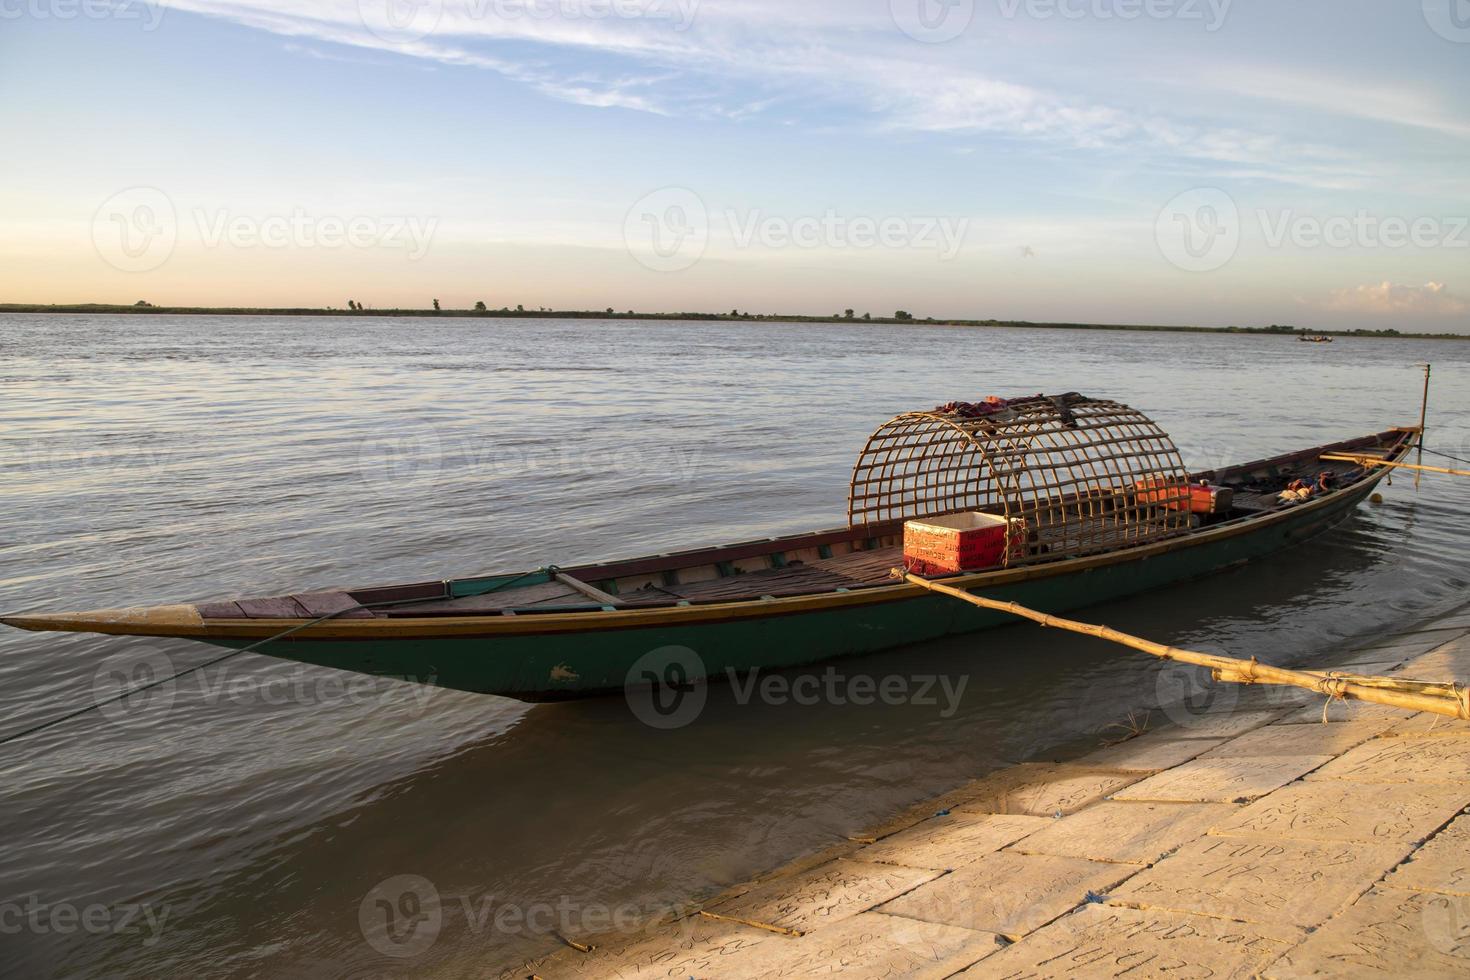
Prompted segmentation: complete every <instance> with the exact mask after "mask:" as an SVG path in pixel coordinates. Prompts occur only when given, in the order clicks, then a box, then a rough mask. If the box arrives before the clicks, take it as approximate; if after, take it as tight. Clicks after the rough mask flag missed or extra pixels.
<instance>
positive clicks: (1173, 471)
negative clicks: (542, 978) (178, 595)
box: [0, 394, 1420, 701]
mask: <svg viewBox="0 0 1470 980" xmlns="http://www.w3.org/2000/svg"><path fill="white" fill-rule="evenodd" d="M1419 431H1420V430H1419V429H1418V428H1393V429H1389V430H1387V431H1384V432H1380V433H1377V434H1375V435H1368V436H1363V437H1361V438H1356V439H1348V440H1345V441H1342V442H1337V443H1333V444H1331V445H1326V446H1318V447H1314V448H1311V449H1304V450H1299V451H1296V452H1292V453H1288V454H1286V455H1282V456H1277V457H1275V458H1272V459H1266V460H1260V461H1257V462H1251V463H1245V464H1242V465H1239V466H1233V467H1229V468H1226V469H1222V470H1217V471H1210V472H1197V473H1191V472H1189V471H1187V470H1186V469H1185V468H1184V466H1183V464H1182V462H1181V461H1180V457H1179V453H1178V450H1177V449H1176V448H1175V446H1174V443H1173V442H1172V440H1171V439H1170V438H1169V436H1168V435H1167V434H1166V433H1165V432H1164V431H1163V430H1162V429H1160V428H1159V427H1158V426H1157V425H1156V424H1154V422H1153V421H1152V420H1150V419H1149V418H1147V417H1146V416H1145V415H1143V413H1141V412H1138V411H1136V410H1134V409H1131V408H1129V407H1127V406H1125V405H1122V404H1119V403H1116V402H1111V401H1105V400H1098V399H1091V398H1084V397H1082V396H1080V395H1075V394H1071V395H1064V396H1060V397H1043V396H1036V397H1035V398H1026V399H1018V400H1013V401H1009V402H1006V401H1002V400H998V399H994V400H991V402H990V403H989V404H981V405H968V404H964V403H952V404H950V405H947V406H944V407H942V408H941V409H936V410H934V411H929V412H913V413H906V414H904V415H900V416H898V417H897V418H894V419H892V420H890V421H889V422H887V423H885V424H884V425H883V426H882V427H880V428H879V429H878V430H877V431H876V432H875V433H874V434H873V436H872V437H871V438H870V439H869V441H868V443H867V445H866V446H865V448H864V449H863V452H862V454H861V455H860V456H859V458H858V461H857V464H856V466H855V468H854V471H853V477H852V481H851V484H850V487H849V501H848V524H847V526H846V527H842V528H838V529H834V530H827V531H817V532H813V533H808V534H799V535H793V536H788V537H773V538H765V539H762V540H758V541H746V542H742V543H739V544H733V545H726V546H723V547H717V548H704V549H699V550H693V551H685V552H679V553H675V554H660V555H653V556H650V557H645V558H634V559H630V560H620V561H610V562H603V563H598V564H590V565H581V566H576V567H569V568H558V567H555V566H547V567H545V568H541V569H537V570H534V571H528V572H509V573H503V574H495V575H488V576H479V577H473V578H461V579H451V580H438V581H429V582H418V583H412V584H408V585H396V586H386V587H371V588H349V589H332V590H325V591H323V590H317V591H304V592H299V593H296V594H293V595H287V596H276V597H268V598H256V599H235V600H230V601H218V602H201V603H194V604H182V605H164V606H153V607H144V608H133V609H113V610H102V611H96V612H80V613H46V612H36V613H30V614H26V615H15V616H5V617H0V622H3V623H5V624H7V625H10V626H14V627H19V628H21V629H28V630H60V631H70V632H93V633H106V634H118V635H128V636H149V637H187V638H191V639H195V640H200V641H202V642H205V643H209V644H214V645H217V646H221V647H227V648H234V649H240V648H243V647H247V646H249V647H253V648H259V649H260V650H261V652H263V653H266V654H269V655H271V656H275V657H280V658H283V659H287V660H293V661H298V662H302V663H308V664H317V665H321V666H326V667H335V668H340V669H342V670H348V671H356V672H359V673H364V674H371V675H378V676H391V677H397V678H406V679H410V680H414V681H417V682H420V683H427V684H434V685H438V686H441V687H446V688H453V689H457V690H462V691H473V692H481V693H487V694H498V695H505V696H508V697H513V698H519V699H522V700H527V701H543V700H554V699H562V698H570V697H578V696H584V695H589V694H595V693H599V692H608V691H614V690H622V689H623V688H624V687H625V686H626V685H628V684H629V683H637V682H639V680H640V678H641V677H642V674H641V673H640V671H641V670H642V666H646V665H647V664H648V663H649V662H650V660H649V658H650V657H652V658H653V660H654V661H655V662H658V663H668V662H670V660H671V659H672V660H674V661H677V662H678V665H679V674H680V676H681V677H685V678H687V679H690V680H696V679H698V678H699V677H701V676H708V677H712V678H723V677H726V676H729V675H731V674H733V673H738V672H741V671H749V670H752V669H757V668H775V667H787V666H794V665H799V664H804V663H810V662H814V661H819V660H825V659H829V658H833V657H837V656H842V655H847V654H857V653H867V652H871V651H876V650H883V649H887V648H892V647H896V646H900V645H903V644H908V643H914V642H919V641H925V640H931V639H935V638H937V637H941V636H945V635H948V634H954V633H962V632H968V631H973V630H980V629H984V628H987V627H990V626H995V625H999V624H1001V623H1003V622H1006V621H1007V618H1006V617H1005V616H1003V615H1002V614H1000V613H995V612H989V611H985V610H979V609H975V608H972V607H970V606H967V605H964V604H961V603H955V602H953V601H951V600H948V599H945V598H943V597H940V596H936V595H934V594H932V593H929V592H927V591H925V590H923V589H922V588H920V587H918V586H915V585H913V584H912V583H908V582H901V581H895V580H894V579H893V578H892V577H891V575H890V572H891V570H892V569H893V568H894V567H895V566H900V565H902V564H903V561H904V557H903V533H904V522H905V520H907V519H911V518H920V517H932V516H935V515H946V514H958V513H963V512H974V511H979V512H984V513H987V514H993V515H998V516H1003V517H1005V518H1007V519H1008V520H1014V521H1016V522H1017V525H1018V526H1020V527H1023V528H1024V529H1025V532H1026V533H1025V535H1024V539H1023V541H1022V544H1021V545H1020V546H1019V547H1015V548H1012V549H1010V550H1008V551H1007V552H1006V554H1005V555H1004V556H1003V557H1002V558H1001V560H1000V564H999V565H997V566H996V567H993V568H989V569H982V570H976V571H967V572H964V573H960V574H955V575H952V576H947V577H944V578H943V579H942V581H944V582H945V583H947V584H949V585H952V586H956V587H959V588H963V589H966V590H969V591H972V592H975V593H977V594H983V595H985V596H988V597H991V598H996V599H1003V600H1007V601H1018V602H1021V603H1024V604H1025V605H1027V606H1029V607H1031V608H1033V609H1040V610H1043V611H1046V612H1062V611H1064V610H1068V609H1073V608H1077V607H1081V606H1086V605H1090V604H1095V603H1099V602H1105V601H1107V600H1109V599H1113V598H1116V597H1120V596H1125V595H1130V594H1134V593H1138V592H1142V591H1145V590H1148V589H1154V588H1158V587H1160V586H1164V585H1167V584H1170V583H1175V582H1179V581H1182V580H1186V579H1190V578H1195V577H1198V576H1202V575H1206V574H1208V573H1210V572H1214V571H1217V570H1219V569H1222V568H1226V567H1229V566H1232V565H1236V564H1239V563H1241V562H1245V561H1249V560H1251V559H1255V558H1260V557H1262V556H1265V555H1267V554H1270V553H1271V552H1273V551H1276V550H1278V549H1281V548H1284V547H1286V546H1289V545H1292V544H1295V543H1297V542H1300V541H1302V540H1303V539H1305V538H1307V537H1309V536H1311V535H1314V534H1317V533H1319V532H1321V531H1323V530H1325V529H1327V528H1329V527H1331V526H1332V525H1334V524H1336V523H1338V522H1339V521H1341V520H1343V519H1344V518H1345V517H1347V516H1348V514H1349V513H1350V512H1351V511H1352V510H1353V509H1354V508H1355V507H1356V506H1357V505H1358V504H1359V503H1360V502H1361V501H1362V500H1363V499H1364V498H1365V497H1367V496H1368V494H1369V493H1370V492H1371V491H1372V490H1373V488H1374V487H1375V486H1376V485H1377V484H1378V482H1379V481H1380V480H1381V479H1383V478H1384V476H1385V475H1386V474H1387V473H1388V471H1389V470H1388V468H1386V467H1376V466H1364V465H1363V464H1362V463H1361V462H1360V461H1361V460H1363V459H1378V460H1385V461H1390V462H1392V461H1398V460H1401V459H1402V458H1403V456H1404V455H1405V454H1406V453H1407V452H1408V451H1409V449H1410V448H1411V446H1412V445H1413V444H1414V442H1415V440H1416V438H1417V436H1418V433H1419ZM1344 453H1346V454H1351V455H1352V456H1353V457H1354V459H1355V460H1358V461H1355V462H1349V461H1324V460H1323V459H1322V458H1321V457H1322V456H1323V455H1324V454H1344ZM1298 481H1301V482H1298ZM1294 483H1295V484H1297V486H1298V488H1299V489H1298V492H1297V493H1296V494H1295V495H1294V496H1292V497H1291V498H1290V499H1287V500H1283V499H1282V496H1281V492H1282V491H1284V490H1286V489H1287V488H1288V487H1290V486H1291V485H1293V484H1294ZM1202 485H1208V486H1209V487H1210V488H1217V489H1210V490H1209V492H1206V493H1203V495H1202V494H1201V487H1202ZM1301 488H1306V489H1305V492H1302V490H1301ZM1225 490H1228V491H1230V492H1229V493H1225V492H1223V491H1225ZM1211 500H1215V501H1221V502H1222V506H1221V508H1220V509H1219V511H1218V512H1214V513H1208V512H1207V513H1199V512H1198V511H1200V510H1201V507H1200V506H1198V504H1199V503H1200V502H1201V501H1205V502H1208V501H1211ZM1226 501H1228V504H1226V503H1224V502H1226ZM1204 509H1205V510H1208V506H1206V507H1205V508H1204ZM670 651H673V655H672V656H671V654H670Z"/></svg>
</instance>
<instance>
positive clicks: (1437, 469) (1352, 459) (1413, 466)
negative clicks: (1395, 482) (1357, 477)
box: [1319, 453, 1470, 476]
mask: <svg viewBox="0 0 1470 980" xmlns="http://www.w3.org/2000/svg"><path fill="white" fill-rule="evenodd" d="M1319 458H1321V459H1325V460H1330V461H1332V462H1337V463H1357V464H1358V465H1359V466H1392V467H1394V468H1395V469H1403V470H1417V471H1418V472H1420V473H1445V474H1448V475H1449V476H1470V470H1448V469H1445V468H1444V467H1443V466H1424V465H1422V464H1420V463H1390V462H1389V461H1388V460H1386V459H1378V458H1377V457H1376V456H1352V455H1349V454H1347V453H1323V454H1322V455H1321V457H1319Z"/></svg>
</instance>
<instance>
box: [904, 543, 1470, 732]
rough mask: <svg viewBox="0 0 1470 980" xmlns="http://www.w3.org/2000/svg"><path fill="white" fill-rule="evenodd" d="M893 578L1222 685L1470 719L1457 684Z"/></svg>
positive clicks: (1467, 698)
mask: <svg viewBox="0 0 1470 980" xmlns="http://www.w3.org/2000/svg"><path fill="white" fill-rule="evenodd" d="M893 577H894V578H901V579H904V580H905V581H907V582H909V583H910V584H912V585H917V586H919V587H920V588H923V589H928V590H929V591H930V592H936V593H939V594H940V595H946V596H950V597H952V598H955V599H959V600H960V601H961V602H968V603H969V604H970V605H972V606H979V607H980V608H981V609H990V610H993V611H995V612H1003V613H1009V614H1010V615H1012V616H1019V617H1021V618H1022V619H1029V620H1031V621H1032V622H1033V623H1039V624H1041V625H1042V626H1047V627H1052V628H1055V629H1063V630H1067V631H1069V632H1072V633H1081V634H1083V635H1084V636H1095V637H1097V638H1098V639H1101V640H1109V641H1111V642H1113V643H1121V644H1122V645H1123V646H1126V647H1132V648H1133V649H1135V650H1142V651H1143V652H1144V653H1147V654H1150V655H1152V656H1155V657H1159V658H1160V659H1163V660H1175V661H1178V662H1179V663H1185V664H1194V665H1195V666H1198V667H1208V668H1209V669H1210V670H1211V671H1212V672H1213V674H1214V677H1215V679H1216V680H1218V681H1227V682H1232V683H1236V684H1280V685H1285V686H1288V687H1301V688H1305V689H1306V690H1309V691H1316V692H1317V693H1318V694H1323V695H1326V696H1327V697H1330V698H1338V699H1344V700H1345V699H1348V698H1353V699H1356V700H1359V701H1371V702H1373V703H1374V704H1386V705H1389V706H1390V707H1394V708H1406V709H1408V710H1410V711H1429V712H1432V713H1434V714H1437V715H1448V716H1449V717H1451V718H1459V719H1462V720H1465V721H1470V688H1465V687H1461V686H1460V685H1458V684H1440V683H1435V682H1430V681H1414V680H1407V679H1399V678H1393V677H1361V676H1358V675H1354V674H1337V673H1333V672H1323V671H1312V670H1290V669H1287V668H1284V667H1272V666H1270V665H1269V664H1263V663H1260V662H1258V661H1257V660H1255V659H1254V658H1252V659H1250V660H1240V659H1238V658H1236V657H1222V656H1218V655H1216V654H1212V653H1198V652H1196V651H1194V650H1182V649H1180V648H1179V647H1171V646H1166V645H1164V644H1162V643H1155V642H1153V641H1152V640H1145V639H1143V638H1142V637H1138V636H1133V635H1131V634H1129V633H1124V632H1122V631H1121V630H1115V629H1113V628H1111V627H1108V626H1094V625H1093V624H1091V623H1081V622H1078V621H1076V620H1073V619H1063V618H1061V617H1059V616H1051V615H1048V614H1047V613H1041V612H1037V611H1036V610H1034V609H1028V608H1026V607H1025V606H1023V605H1021V604H1020V603H1018V602H1000V601H998V600H995V599H987V598H985V597H984V596H978V595H973V594H971V593H969V592H965V591H964V590H962V589H956V588H953V587H952V586H948V585H941V584H940V583H938V582H931V581H930V580H929V579H926V578H921V577H920V576H918V575H913V574H910V573H909V572H908V571H907V570H905V569H902V568H895V569H894V570H893Z"/></svg>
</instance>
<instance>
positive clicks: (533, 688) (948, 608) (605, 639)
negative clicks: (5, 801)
mask: <svg viewBox="0 0 1470 980" xmlns="http://www.w3.org/2000/svg"><path fill="white" fill-rule="evenodd" d="M1376 483H1377V480H1376V479H1372V480H1367V481H1364V483H1363V484H1362V485H1360V486H1359V487H1355V488H1353V489H1352V490H1351V491H1349V492H1347V493H1343V494H1342V495H1340V496H1337V497H1334V499H1332V500H1331V501H1330V504H1329V502H1328V501H1323V504H1325V505H1327V506H1319V507H1303V508H1300V509H1299V510H1297V511H1295V512H1292V513H1291V514H1290V515H1289V516H1288V517H1287V519H1284V520H1279V521H1275V522H1270V523H1264V524H1263V525H1262V526H1260V527H1256V528H1251V529H1249V530H1247V531H1245V533H1239V534H1235V535H1232V536H1227V537H1222V538H1218V539H1209V538H1208V537H1204V536H1202V537H1204V539H1202V540H1200V541H1198V542H1197V543H1191V544H1189V545H1188V546H1183V547H1177V548H1174V549H1172V550H1168V551H1165V552H1163V553H1158V554H1151V555H1148V556H1146V557H1141V558H1134V559H1132V560H1120V561H1117V562H1114V563H1109V564H1104V565H1100V566H1096V567H1091V568H1081V569H1076V570H1070V571H1064V572H1061V573H1059V574H1054V575H1046V576H1044V577H1036V578H1033V579H1030V580H1027V581H1022V582H1016V583H1012V584H1008V585H998V586H996V587H994V588H985V589H984V594H986V595H987V596H989V597H991V598H995V599H999V600H1002V601H1015V602H1020V603H1022V604H1023V605H1026V606H1028V607H1030V608H1032V609H1037V610H1041V611H1043V612H1051V613H1060V612H1064V611H1067V610H1071V609H1076V608H1080V607H1083V606H1089V605H1095V604H1097V603H1102V602H1107V601H1109V600H1112V599H1117V598H1120V597H1124V596H1130V595H1136V594H1138V593H1141V592H1146V591H1149V590H1151V589H1157V588H1161V587H1163V586H1167V585H1171V584H1174V583H1178V582H1182V581H1187V580H1189V579H1194V578H1199V577H1201V576H1205V575H1208V574H1210V573H1212V572H1216V571H1219V570H1221V569H1224V568H1228V567H1230V566H1234V565H1238V564H1240V563H1242V562H1247V561H1251V560H1254V559H1258V558H1261V557H1264V556H1266V555H1269V554H1271V553H1273V552H1276V551H1280V550H1282V549H1283V548H1287V547H1290V546H1292V545H1294V544H1297V543H1299V542H1301V541H1303V540H1305V539H1307V538H1309V537H1312V536H1314V535H1316V534H1319V533H1321V532H1322V531H1324V530H1326V529H1328V528H1330V527H1332V526H1333V525H1335V524H1337V523H1339V522H1341V521H1342V520H1343V519H1345V518H1346V517H1347V516H1348V515H1349V514H1350V513H1351V512H1352V510H1353V509H1354V508H1356V507H1357V506H1358V505H1359V504H1360V503H1361V502H1362V500H1363V499H1364V498H1365V497H1366V496H1367V495H1368V494H1369V493H1370V492H1371V491H1372V489H1373V487H1374V486H1375V485H1376ZM1015 621H1016V620H1015V619H1014V618H1013V617H1010V616H1006V615H1005V614H1002V613H995V612H988V611H985V610H980V609H976V608H974V607H972V606H969V605H966V604H964V603H960V602H956V601H954V600H953V599H949V598H945V597H942V596H937V595H933V594H926V595H917V596H913V595H908V596H905V597H902V598H897V599H889V600H885V601H875V602H873V603H870V604H862V605H852V604H850V605H846V606H841V607H837V608H827V609H814V610H810V611H803V612H799V613H795V614H792V613H784V614H779V615H774V614H773V615H767V616H762V615H753V616H744V617H740V618H731V619H727V620H719V621H706V622H698V623H684V624H669V625H659V626H650V627H640V628H620V629H609V630H604V631H595V632H589V631H585V630H584V631H578V632H565V633H534V634H527V635H519V636H496V637H444V638H434V639H394V640H369V639H363V640H305V639H303V640H298V641H277V642H273V643H271V644H269V645H268V646H266V647H264V648H261V649H260V652H263V653H266V654H269V655H272V656H276V657H281V658H283V659H287V660H292V661H297V662H302V663H310V664H316V665H319V666H323V667H333V668H337V669H340V670H346V671H353V672H357V673H362V674H369V675H374V676H381V677H392V678H398V679H403V680H408V681H412V682H416V683H420V684H430V685H434V686H438V687H444V688H450V689H454V690H459V691H470V692H475V693H482V694H498V695H504V696H508V697H513V698H518V699H520V700H525V701H550V700H562V699H567V698H575V697H585V696H589V695H596V694H604V693H611V692H621V691H624V690H625V689H627V688H628V687H629V685H638V684H644V683H652V682H654V681H656V680H662V679H665V678H666V677H676V678H678V679H680V680H688V681H697V680H699V679H702V678H709V679H713V680H723V679H726V678H727V677H729V676H730V675H732V674H734V675H738V674H741V673H743V672H748V671H751V670H756V669H761V670H769V669H777V668H784V667H795V666H800V665H803V664H810V663H814V662H819V661H824V660H831V659H834V658H837V657H842V656H851V655H856V654H865V653H872V652H875V651H881V650H886V649H892V648H894V647H899V646H903V645H906V644H911V643H921V642H924V641H928V640H935V639H938V638H940V637H945V636H951V635H955V634H962V633H970V632H975V631H979V630H984V629H988V628H990V627H993V626H1000V625H1003V624H1007V623H1014V622H1015ZM209 642H212V643H215V644H216V645H218V646H225V647H230V648H236V649H238V648H240V647H243V646H246V645H247V644H248V642H249V641H246V640H223V639H212V640H210V641H209ZM671 665H672V669H671Z"/></svg>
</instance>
